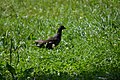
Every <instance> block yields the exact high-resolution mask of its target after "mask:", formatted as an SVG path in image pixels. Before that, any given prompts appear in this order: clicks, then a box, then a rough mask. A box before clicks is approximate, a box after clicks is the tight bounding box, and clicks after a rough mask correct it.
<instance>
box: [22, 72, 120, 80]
mask: <svg viewBox="0 0 120 80" xmlns="http://www.w3.org/2000/svg"><path fill="white" fill-rule="evenodd" d="M26 74H27V73H26ZM119 74H120V72H110V73H109V74H108V73H105V72H102V71H95V72H87V71H86V72H81V73H80V74H76V73H73V74H69V73H67V72H57V71H56V72H54V73H53V74H50V73H49V72H46V73H45V72H42V71H39V72H34V73H33V75H31V76H30V75H29V76H26V77H21V78H20V80H26V79H30V80H120V77H119Z"/></svg>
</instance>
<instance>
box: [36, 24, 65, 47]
mask: <svg viewBox="0 0 120 80" xmlns="http://www.w3.org/2000/svg"><path fill="white" fill-rule="evenodd" d="M63 29H66V28H65V27H64V26H63V25H61V26H60V27H59V28H58V31H57V34H55V35H54V36H53V37H50V38H48V39H47V40H35V43H36V45H37V47H40V48H42V47H43V48H47V49H53V48H54V47H56V46H57V45H58V44H59V43H60V41H61V36H62V30H63Z"/></svg>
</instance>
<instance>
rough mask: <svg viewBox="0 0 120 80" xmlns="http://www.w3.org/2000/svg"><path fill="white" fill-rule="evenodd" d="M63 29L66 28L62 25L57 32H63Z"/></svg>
mask: <svg viewBox="0 0 120 80" xmlns="http://www.w3.org/2000/svg"><path fill="white" fill-rule="evenodd" d="M63 29H66V28H65V27H64V26H63V25H61V26H60V27H59V29H58V32H57V33H61V32H62V30H63Z"/></svg>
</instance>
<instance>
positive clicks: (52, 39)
mask: <svg viewBox="0 0 120 80" xmlns="http://www.w3.org/2000/svg"><path fill="white" fill-rule="evenodd" d="M56 40H57V38H56V37H50V38H48V39H47V40H46V42H47V43H53V42H55V41H56Z"/></svg>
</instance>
